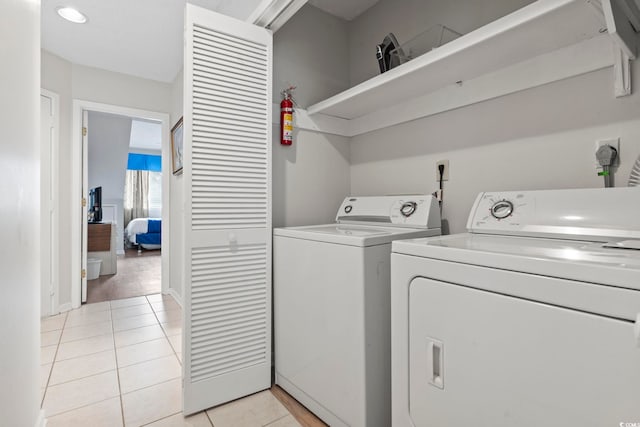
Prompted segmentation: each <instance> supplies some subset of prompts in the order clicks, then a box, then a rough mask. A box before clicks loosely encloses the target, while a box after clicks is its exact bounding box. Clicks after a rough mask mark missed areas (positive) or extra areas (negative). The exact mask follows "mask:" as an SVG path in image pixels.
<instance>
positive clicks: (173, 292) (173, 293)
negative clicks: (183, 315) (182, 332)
mask: <svg viewBox="0 0 640 427" xmlns="http://www.w3.org/2000/svg"><path fill="white" fill-rule="evenodd" d="M167 294H168V295H171V296H172V297H173V299H174V300H176V302H177V303H178V305H179V306H180V307H182V296H181V295H180V294H178V292H176V290H175V289H173V288H169V289H168V290H167Z"/></svg>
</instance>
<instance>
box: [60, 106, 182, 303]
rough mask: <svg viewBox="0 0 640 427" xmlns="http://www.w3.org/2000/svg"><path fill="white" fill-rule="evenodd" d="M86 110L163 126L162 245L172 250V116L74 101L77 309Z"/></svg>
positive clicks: (165, 264)
mask: <svg viewBox="0 0 640 427" xmlns="http://www.w3.org/2000/svg"><path fill="white" fill-rule="evenodd" d="M83 111H95V112H99V113H109V114H118V115H121V116H128V117H136V118H144V119H149V120H155V121H159V122H161V123H162V236H161V239H162V246H163V248H169V247H170V244H171V242H170V233H169V230H170V227H171V218H170V206H171V203H170V202H171V191H170V187H171V142H170V138H169V132H170V129H171V124H170V117H169V114H168V113H161V112H157V111H149V110H141V109H136V108H129V107H122V106H119V105H112V104H103V103H99V102H92V101H85V100H81V99H74V100H73V104H72V116H73V117H72V126H71V133H72V149H71V156H72V157H71V158H72V161H71V165H72V166H71V169H72V170H71V189H70V190H71V193H70V194H71V305H72V307H73V308H78V307H80V305H81V304H82V302H81V292H82V277H81V274H82V268H85V269H86V266H83V265H82V254H83V250H84V248H83V246H84V245H83V243H82V227H83V224H84V222H83V212H86V207H82V198H83V197H86V195H83V194H82V177H83V170H84V168H86V167H87V165H85V164H84V162H83V154H82V113H83ZM161 256H162V260H161V263H162V267H161V271H162V279H161V289H162V293H163V294H166V293H168V292H169V284H170V280H169V279H170V277H171V276H170V273H171V271H170V268H171V263H170V259H169V251H168V250H163V251H162V255H161Z"/></svg>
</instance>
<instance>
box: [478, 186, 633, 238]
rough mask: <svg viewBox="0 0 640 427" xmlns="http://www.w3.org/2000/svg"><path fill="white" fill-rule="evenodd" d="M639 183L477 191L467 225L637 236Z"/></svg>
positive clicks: (544, 233)
mask: <svg viewBox="0 0 640 427" xmlns="http://www.w3.org/2000/svg"><path fill="white" fill-rule="evenodd" d="M639 213H640V187H623V188H588V189H570V190H544V191H503V192H490V193H480V194H479V195H478V197H477V198H476V201H475V203H474V205H473V208H472V209H471V213H470V214H469V220H468V221H467V230H468V231H469V232H471V233H479V234H501V235H510V236H528V237H548V238H557V239H571V240H591V241H599V242H606V241H609V240H620V239H640V215H639Z"/></svg>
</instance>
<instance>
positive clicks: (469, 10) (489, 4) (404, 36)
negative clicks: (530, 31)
mask: <svg viewBox="0 0 640 427" xmlns="http://www.w3.org/2000/svg"><path fill="white" fill-rule="evenodd" d="M533 1H534V0H448V1H442V0H381V1H380V2H379V3H377V4H376V5H375V6H373V7H372V8H371V9H369V10H367V11H366V12H365V13H363V14H362V15H360V16H359V17H358V18H356V19H354V20H353V21H351V23H350V24H349V47H350V54H349V70H350V81H351V85H352V86H355V85H356V84H358V83H361V82H363V81H365V80H367V79H369V78H371V77H373V76H375V75H377V74H379V73H380V69H379V68H378V62H377V60H376V56H375V46H376V45H377V44H379V43H382V40H383V39H384V37H385V36H386V35H387V34H389V33H393V34H394V35H395V36H396V38H397V39H398V42H399V43H400V44H405V43H407V42H409V41H410V40H412V39H413V38H414V37H416V36H418V35H419V34H421V33H423V32H424V31H425V30H427V29H428V28H431V27H432V26H434V25H438V24H439V25H445V26H447V27H449V28H452V29H454V30H455V31H457V32H459V33H462V34H466V33H469V32H471V31H473V30H475V29H476V28H479V27H481V26H483V25H485V24H488V23H489V22H491V21H494V20H496V19H497V18H499V17H501V16H504V15H507V14H509V13H510V12H513V11H515V10H517V9H520V8H521V7H523V6H525V5H527V4H529V3H533Z"/></svg>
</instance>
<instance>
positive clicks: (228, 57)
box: [183, 4, 272, 414]
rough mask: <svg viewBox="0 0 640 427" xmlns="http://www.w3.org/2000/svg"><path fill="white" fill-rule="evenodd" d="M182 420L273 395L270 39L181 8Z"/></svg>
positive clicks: (194, 9) (257, 31) (256, 31)
mask: <svg viewBox="0 0 640 427" xmlns="http://www.w3.org/2000/svg"><path fill="white" fill-rule="evenodd" d="M185 39H186V45H185V64H184V70H185V73H184V79H185V97H184V100H185V102H184V109H185V112H184V184H185V255H186V260H185V266H184V268H185V292H184V328H183V333H184V349H183V350H184V352H183V374H184V377H183V381H184V390H183V391H184V399H183V406H184V412H185V414H191V413H194V412H197V411H200V410H202V409H205V408H209V407H211V406H214V405H218V404H221V403H224V402H228V401H230V400H233V399H236V398H239V397H242V396H246V395H248V394H251V393H254V392H257V391H260V390H264V389H266V388H269V387H270V386H271V75H272V71H271V70H272V35H271V32H270V31H268V30H265V29H264V28H260V27H257V26H254V25H250V24H247V23H245V22H241V21H237V20H235V19H231V18H229V17H226V16H223V15H219V14H217V13H214V12H211V11H208V10H205V9H201V8H198V7H196V6H192V5H190V4H187V8H186V32H185Z"/></svg>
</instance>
